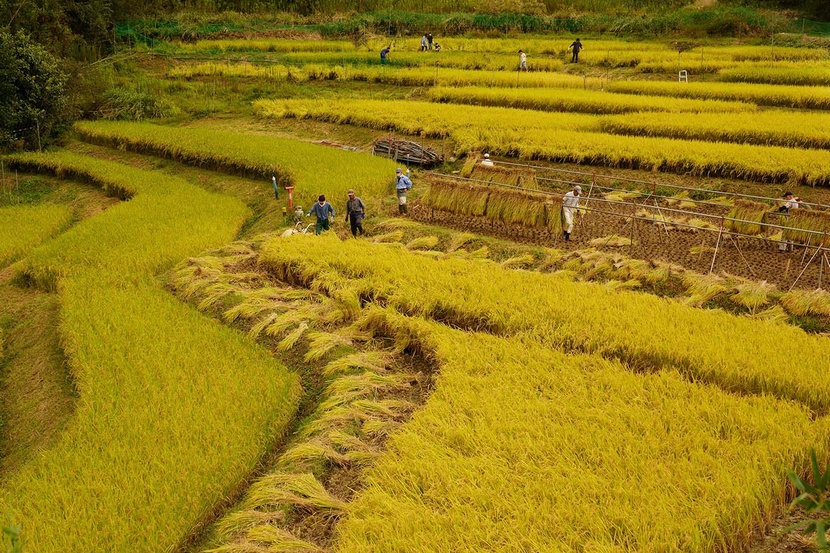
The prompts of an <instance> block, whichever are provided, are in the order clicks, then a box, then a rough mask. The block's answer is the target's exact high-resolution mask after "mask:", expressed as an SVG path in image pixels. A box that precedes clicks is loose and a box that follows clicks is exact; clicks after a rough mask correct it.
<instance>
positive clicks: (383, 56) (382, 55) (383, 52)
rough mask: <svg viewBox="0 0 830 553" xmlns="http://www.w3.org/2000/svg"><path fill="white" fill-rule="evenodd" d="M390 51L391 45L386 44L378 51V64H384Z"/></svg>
mask: <svg viewBox="0 0 830 553" xmlns="http://www.w3.org/2000/svg"><path fill="white" fill-rule="evenodd" d="M391 51H392V46H391V45H389V46H387V47H386V48H384V49H383V50H381V51H380V64H381V65H386V60H388V59H389V52H391Z"/></svg>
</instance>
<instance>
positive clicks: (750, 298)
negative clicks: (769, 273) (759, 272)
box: [729, 280, 775, 313]
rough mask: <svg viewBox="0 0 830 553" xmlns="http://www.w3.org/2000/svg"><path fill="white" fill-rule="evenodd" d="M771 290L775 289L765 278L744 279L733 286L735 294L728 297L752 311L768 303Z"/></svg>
mask: <svg viewBox="0 0 830 553" xmlns="http://www.w3.org/2000/svg"><path fill="white" fill-rule="evenodd" d="M773 291H775V286H774V285H772V284H770V283H768V282H767V281H766V280H763V281H761V282H754V281H746V282H742V283H740V284H738V285H737V286H735V294H733V295H732V296H730V298H729V299H730V300H732V302H734V303H736V304H738V305H740V306H743V307H746V308H747V309H749V310H750V311H752V312H753V313H754V312H755V311H757V310H758V308H760V307H764V306H765V305H767V304H768V303H769V294H770V292H773Z"/></svg>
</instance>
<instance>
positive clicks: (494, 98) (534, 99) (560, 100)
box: [429, 87, 756, 114]
mask: <svg viewBox="0 0 830 553" xmlns="http://www.w3.org/2000/svg"><path fill="white" fill-rule="evenodd" d="M429 98H430V99H431V100H433V101H435V102H448V103H455V104H475V105H480V106H500V107H510V108H522V109H533V110H540V111H572V112H578V113H591V114H607V113H631V112H638V111H664V112H687V113H711V112H743V111H755V109H756V107H755V105H753V104H745V103H742V102H722V101H718V100H683V99H668V98H665V97H650V96H638V95H635V94H611V93H608V92H603V91H590V90H569V89H553V90H551V89H538V88H521V89H516V88H512V89H508V88H482V87H462V88H449V87H437V88H433V89H431V90H430V91H429Z"/></svg>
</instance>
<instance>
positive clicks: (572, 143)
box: [254, 100, 830, 186]
mask: <svg viewBox="0 0 830 553" xmlns="http://www.w3.org/2000/svg"><path fill="white" fill-rule="evenodd" d="M254 109H255V111H256V112H257V113H258V114H259V115H261V116H263V117H287V118H290V117H296V118H298V119H303V118H307V119H315V120H319V121H327V122H334V123H342V124H353V125H360V126H365V127H369V128H374V129H383V130H396V131H399V132H404V133H409V134H420V135H422V136H434V137H442V136H449V137H451V138H452V139H453V140H454V141H455V143H456V152H457V153H459V154H460V153H466V152H469V151H484V150H487V151H489V152H490V153H496V154H500V155H505V156H514V157H519V158H523V159H547V160H551V161H560V162H565V163H580V164H585V165H603V166H608V167H624V168H633V169H646V170H652V171H664V172H676V173H681V174H691V175H700V176H704V175H705V176H722V177H729V178H737V179H745V180H755V181H760V182H775V183H799V184H809V185H818V186H827V185H830V152H825V151H815V150H801V149H791V148H781V147H772V146H753V145H745V144H717V145H716V146H713V145H712V144H711V143H709V142H703V141H692V140H673V139H667V138H647V137H630V136H613V135H608V134H603V133H599V132H590V131H592V130H596V129H598V128H599V124H600V121H601V119H600V118H598V117H591V116H589V115H580V114H546V113H545V112H530V111H525V110H512V109H508V108H500V109H501V111H498V112H496V111H494V110H496V109H499V108H482V107H468V106H461V105H454V106H452V107H449V106H439V107H436V106H434V105H433V106H432V107H429V104H418V103H416V102H407V101H398V102H394V101H379V100H354V101H350V100H342V101H315V100H273V101H270V100H261V101H259V102H256V103H255V106H254Z"/></svg>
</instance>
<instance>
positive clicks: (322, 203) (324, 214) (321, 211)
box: [306, 194, 334, 234]
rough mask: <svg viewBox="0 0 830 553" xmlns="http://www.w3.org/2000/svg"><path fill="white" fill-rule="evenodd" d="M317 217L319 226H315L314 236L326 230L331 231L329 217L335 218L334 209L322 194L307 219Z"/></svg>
mask: <svg viewBox="0 0 830 553" xmlns="http://www.w3.org/2000/svg"><path fill="white" fill-rule="evenodd" d="M312 213H313V214H314V215H316V216H317V224H316V225H315V226H314V234H320V233H321V232H323V231H324V230H329V228H331V227H330V226H329V217H330V216H331V217H334V208H333V207H331V204H330V203H328V202H327V201H326V197H325V196H323V195H322V194H320V197H318V198H317V203H316V204H314V207H312V208H311V210H310V211H309V212H308V214H307V215H306V217H311V214H312Z"/></svg>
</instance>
